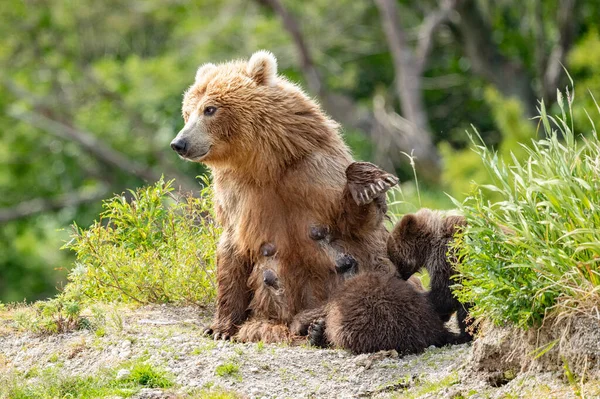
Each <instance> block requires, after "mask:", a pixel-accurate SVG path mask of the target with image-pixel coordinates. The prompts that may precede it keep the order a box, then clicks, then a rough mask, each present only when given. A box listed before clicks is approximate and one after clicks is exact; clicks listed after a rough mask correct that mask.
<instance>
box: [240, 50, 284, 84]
mask: <svg viewBox="0 0 600 399" xmlns="http://www.w3.org/2000/svg"><path fill="white" fill-rule="evenodd" d="M246 73H247V74H248V76H250V77H251V78H252V79H253V80H254V81H255V82H256V83H257V84H259V85H263V86H273V85H275V81H276V78H277V59H276V58H275V56H274V55H273V54H272V53H271V52H269V51H266V50H260V51H257V52H256V53H254V54H252V57H250V61H248V66H247V68H246Z"/></svg>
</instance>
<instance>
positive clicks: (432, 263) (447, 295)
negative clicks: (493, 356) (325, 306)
mask: <svg viewBox="0 0 600 399" xmlns="http://www.w3.org/2000/svg"><path fill="white" fill-rule="evenodd" d="M464 226H466V222H465V219H464V217H462V216H457V215H446V214H444V213H443V212H439V211H432V210H430V209H421V210H419V211H418V212H417V213H415V214H408V215H405V216H404V217H403V218H402V219H401V220H400V221H399V222H398V223H397V224H396V226H395V227H394V230H393V231H392V234H391V236H390V238H389V240H388V254H389V256H390V259H391V260H392V262H393V263H394V264H395V265H396V267H397V270H398V273H399V275H400V277H402V278H403V279H405V280H407V279H409V278H410V277H411V276H412V275H413V274H414V273H416V272H417V271H419V270H420V269H421V268H423V267H424V268H425V269H427V272H428V273H429V276H430V281H431V283H430V291H429V293H428V296H429V300H430V302H431V303H432V305H433V307H434V309H435V311H436V312H437V313H438V315H439V316H440V318H441V319H442V320H443V321H444V322H446V321H448V320H449V319H450V317H451V316H452V314H453V313H454V312H457V319H458V325H459V327H460V331H461V337H462V338H461V339H464V340H466V341H469V340H471V339H472V337H471V335H470V334H469V333H468V332H467V331H466V327H467V321H466V319H467V317H468V308H469V306H468V304H463V303H461V302H459V301H458V299H457V298H456V297H455V296H454V294H453V293H452V291H451V289H450V285H452V283H453V282H452V276H454V275H455V274H456V270H454V267H453V266H452V264H451V259H449V258H448V251H449V243H450V242H451V240H452V239H453V237H454V234H455V233H456V232H457V231H458V230H459V229H461V228H463V227H464ZM450 256H452V255H451V254H450Z"/></svg>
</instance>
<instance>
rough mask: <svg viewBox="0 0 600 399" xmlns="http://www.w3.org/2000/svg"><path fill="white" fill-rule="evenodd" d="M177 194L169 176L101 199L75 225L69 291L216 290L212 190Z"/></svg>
mask: <svg viewBox="0 0 600 399" xmlns="http://www.w3.org/2000/svg"><path fill="white" fill-rule="evenodd" d="M205 183H206V185H205V188H204V189H202V190H201V192H200V197H199V198H194V197H191V196H184V197H177V196H175V195H174V194H173V188H172V181H171V182H167V183H165V182H164V181H163V180H162V179H161V180H160V181H159V182H157V183H156V184H155V185H153V186H148V187H144V188H140V189H138V190H136V191H135V192H134V191H130V194H131V197H132V199H131V200H128V199H127V197H126V196H125V195H117V196H115V197H114V198H112V199H110V200H107V201H105V202H104V204H103V207H104V212H103V213H102V214H101V217H100V220H98V221H96V222H95V223H94V224H93V225H92V226H90V227H89V228H88V229H82V228H80V227H78V226H77V225H75V226H74V227H73V234H72V239H71V241H70V242H69V243H67V244H66V245H65V247H66V248H69V249H71V250H73V251H75V252H76V255H77V263H76V266H75V267H74V268H73V269H72V270H71V272H70V274H69V283H68V284H67V287H66V292H67V294H69V293H76V294H78V295H79V294H81V295H83V296H84V297H87V298H90V299H94V300H104V301H113V300H119V301H124V302H137V303H157V302H160V303H164V302H187V303H197V304H206V303H210V302H212V300H213V298H214V296H215V287H214V271H215V251H216V242H217V238H218V236H219V234H220V232H219V229H218V227H217V226H216V224H215V222H214V218H213V215H212V209H213V207H212V191H211V187H210V184H208V182H207V181H205Z"/></svg>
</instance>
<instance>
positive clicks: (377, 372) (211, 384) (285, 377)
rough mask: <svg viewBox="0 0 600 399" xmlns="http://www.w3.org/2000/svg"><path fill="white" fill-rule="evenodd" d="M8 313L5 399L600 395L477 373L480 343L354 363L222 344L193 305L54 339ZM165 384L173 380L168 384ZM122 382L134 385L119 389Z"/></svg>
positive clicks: (114, 319)
mask: <svg viewBox="0 0 600 399" xmlns="http://www.w3.org/2000/svg"><path fill="white" fill-rule="evenodd" d="M4 313H5V314H4V317H2V318H0V376H1V377H0V382H2V384H1V385H0V398H2V399H3V398H11V397H37V396H36V395H41V394H40V393H39V392H41V391H36V389H46V392H50V391H51V390H52V389H55V388H54V387H55V386H56V385H57V382H56V381H63V382H64V381H70V384H73V382H72V381H74V379H73V378H75V377H77V378H78V379H76V381H79V382H81V381H82V378H83V379H84V380H85V381H88V382H86V384H87V385H85V386H86V387H88V386H90V387H91V386H95V387H97V386H99V385H98V384H100V382H98V381H97V378H100V377H98V376H103V377H102V378H104V379H105V381H104V382H102V384H100V385H102V386H103V387H105V388H103V389H104V390H102V389H98V388H94V389H96V391H94V392H96V393H94V392H92V393H91V394H90V393H89V392H88V393H85V394H82V393H81V392H83V391H81V390H79V391H77V390H76V388H72V392H75V393H71V394H70V395H71V396H68V395H66V394H64V392H70V391H68V389H67V390H64V389H63V388H62V386H63V385H65V384H64V383H63V384H62V385H61V389H63V390H62V391H60V390H58V391H56V392H59V393H58V394H56V397H61V396H60V395H63V396H62V397H86V398H87V397H107V396H110V397H112V398H115V399H116V398H117V397H126V396H131V397H134V398H180V397H181V398H187V397H219V398H221V397H223V398H227V397H248V398H262V397H267V398H288V397H289V398H300V397H315V398H354V397H375V398H388V397H393V398H456V399H458V398H521V397H522V398H571V397H573V398H575V397H585V398H592V397H600V383H599V382H598V381H594V380H591V381H590V380H587V381H586V380H583V381H580V379H579V378H575V377H573V376H570V377H569V378H566V377H565V373H564V372H560V373H558V372H556V373H536V374H534V373H526V372H524V373H513V374H510V373H509V374H507V373H503V374H501V375H498V374H490V373H483V372H475V371H474V367H472V348H471V346H470V345H459V346H454V347H446V348H441V349H438V348H430V349H428V350H427V351H426V352H425V353H423V354H421V355H412V356H406V357H404V358H398V356H397V354H396V353H395V352H391V353H378V354H373V355H360V356H354V355H351V354H349V353H347V352H345V351H342V350H323V349H315V348H311V347H309V346H308V345H306V344H302V345H295V346H287V345H267V344H262V343H258V344H256V343H254V344H242V343H230V342H215V341H212V340H210V339H208V338H206V337H203V336H202V335H201V326H202V325H205V324H206V323H207V322H208V321H209V319H210V312H209V311H206V312H204V314H202V313H203V312H199V311H198V309H196V308H191V307H171V306H152V307H144V308H138V309H125V308H118V309H114V308H111V307H106V308H105V309H104V316H103V319H104V320H105V323H104V324H103V325H102V326H100V327H97V328H96V329H95V330H79V331H75V332H69V333H64V334H52V335H49V334H35V333H32V332H29V331H23V330H22V329H17V328H15V327H14V325H15V323H14V318H15V316H14V314H11V315H8V314H7V312H4ZM143 365H151V366H152V367H154V369H152V370H153V371H152V373H154V374H152V375H153V376H154V377H152V378H155V379H154V380H153V379H152V378H145V377H144V378H138V377H136V378H137V379H136V380H135V382H130V383H127V384H125V383H124V382H125V381H133V379H132V378H131V375H132V374H133V375H136V376H137V375H138V374H139V370H140V369H143ZM142 375H143V376H147V374H143V373H142ZM80 377H81V378H80ZM161 378H164V381H167V382H168V383H161V381H163V380H161ZM119 381H122V382H123V384H122V387H127V388H122V389H121V388H118V389H117V388H116V387H120V386H121V385H119ZM149 381H150V382H149ZM152 381H155V382H154V383H153V382H152ZM156 381H158V382H156ZM160 386H163V388H159V387H160ZM36 387H37V388H36ZM39 387H42V388H39ZM43 387H46V388H43ZM69 387H70V386H69V384H67V388H69ZM106 387H108V388H106ZM149 387H150V388H149ZM57 389H58V388H57ZM77 389H79V388H77ZM82 389H83V388H82ZM86 389H88V388H86ZM89 389H90V390H91V388H89ZM28 390H29V391H28ZM23 392H30V393H29V395H30V396H27V395H25V394H23ZM36 392H38V393H36ZM107 392H109V393H110V395H109V393H107ZM115 392H116V393H115ZM17 393H19V395H20V396H19V395H17ZM11 395H12V396H11ZM86 395H87V396H86ZM49 397H52V396H49Z"/></svg>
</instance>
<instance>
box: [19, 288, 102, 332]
mask: <svg viewBox="0 0 600 399" xmlns="http://www.w3.org/2000/svg"><path fill="white" fill-rule="evenodd" d="M81 310H82V304H81V303H80V302H79V301H78V300H77V299H76V298H72V297H71V298H68V297H66V296H64V295H59V296H57V297H56V298H52V299H49V300H47V301H38V302H35V303H34V304H33V305H31V306H17V307H16V309H15V310H14V317H13V320H14V322H15V324H16V326H17V328H19V329H22V330H27V331H32V332H34V333H39V334H53V333H64V332H68V331H72V330H78V329H81V328H89V329H94V328H95V325H94V322H93V321H92V320H91V319H90V318H87V317H84V316H82V315H81Z"/></svg>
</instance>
